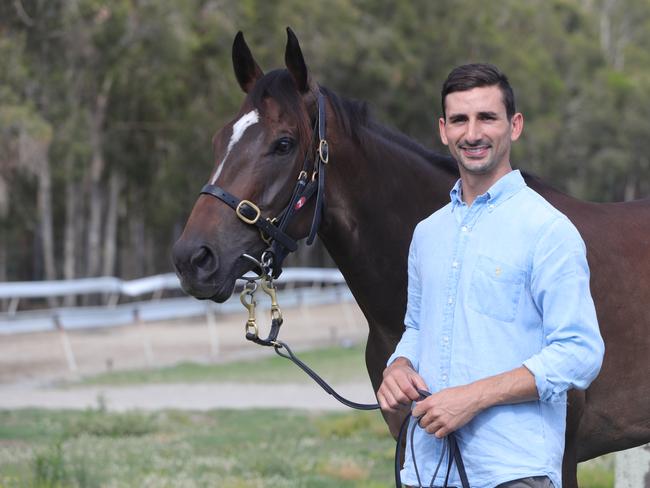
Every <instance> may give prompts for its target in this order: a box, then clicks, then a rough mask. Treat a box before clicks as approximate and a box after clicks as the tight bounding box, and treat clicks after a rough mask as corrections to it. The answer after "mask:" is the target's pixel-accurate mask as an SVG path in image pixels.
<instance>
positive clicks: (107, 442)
mask: <svg viewBox="0 0 650 488" xmlns="http://www.w3.org/2000/svg"><path fill="white" fill-rule="evenodd" d="M393 452H394V443H393V440H392V438H390V436H389V435H388V433H387V430H386V427H385V425H384V422H383V420H382V419H381V416H380V415H379V414H378V413H377V412H350V413H345V414H323V413H307V412H302V411H286V410H252V411H231V410H220V411H212V412H187V411H176V410H168V411H162V412H156V413H143V412H129V413H109V412H106V411H105V410H103V409H101V408H100V409H94V410H86V411H77V412H74V411H46V410H18V411H0V487H2V488H17V487H21V488H22V487H33V488H63V487H89V488H95V487H97V488H99V487H104V486H120V487H140V486H156V487H177V486H179V487H195V486H196V487H199V486H201V487H203V486H205V487H208V486H219V487H223V488H248V487H251V488H252V487H256V488H259V487H274V488H275V487H280V488H281V487H316V488H334V487H343V488H345V487H355V488H380V487H390V486H392V484H391V480H392V463H393ZM613 477H614V473H613V458H612V456H606V457H603V458H599V459H598V460H594V461H590V462H588V463H584V464H582V465H581V466H580V469H579V479H580V482H581V483H580V486H581V488H612V487H613V486H614V483H613Z"/></svg>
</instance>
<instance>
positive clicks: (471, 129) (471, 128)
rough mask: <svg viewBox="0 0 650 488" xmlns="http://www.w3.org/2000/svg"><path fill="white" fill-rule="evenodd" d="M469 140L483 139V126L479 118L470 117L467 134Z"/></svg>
mask: <svg viewBox="0 0 650 488" xmlns="http://www.w3.org/2000/svg"><path fill="white" fill-rule="evenodd" d="M465 137H466V139H467V142H470V143H471V142H476V141H479V140H480V139H481V126H480V124H479V123H478V120H472V119H470V120H469V122H468V123H467V134H466V135H465Z"/></svg>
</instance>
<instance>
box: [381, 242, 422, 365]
mask: <svg viewBox="0 0 650 488" xmlns="http://www.w3.org/2000/svg"><path fill="white" fill-rule="evenodd" d="M421 301H422V286H421V282H420V274H419V272H418V265H417V245H416V238H415V234H414V236H413V239H412V240H411V246H410V248H409V256H408V292H407V303H406V315H405V317H404V325H405V326H406V328H405V329H404V333H403V334H402V338H401V339H400V341H399V342H398V343H397V347H396V348H395V352H394V353H393V354H392V355H391V356H390V357H389V358H388V362H387V363H386V365H390V364H391V363H392V362H393V361H395V360H396V359H397V358H398V357H405V358H407V359H408V360H409V361H411V364H412V365H413V368H414V369H415V370H417V369H418V362H419V361H418V357H419V350H418V347H419V335H420V323H419V322H420V305H421Z"/></svg>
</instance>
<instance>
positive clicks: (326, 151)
mask: <svg viewBox="0 0 650 488" xmlns="http://www.w3.org/2000/svg"><path fill="white" fill-rule="evenodd" d="M318 155H319V156H320V159H321V161H322V162H323V163H324V164H327V163H328V162H329V159H330V148H329V145H328V144H327V141H326V140H325V139H321V140H320V143H319V144H318Z"/></svg>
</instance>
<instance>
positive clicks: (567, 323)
mask: <svg viewBox="0 0 650 488" xmlns="http://www.w3.org/2000/svg"><path fill="white" fill-rule="evenodd" d="M530 283H531V293H532V297H533V300H534V301H535V304H536V306H537V308H538V310H539V311H540V313H541V315H542V318H543V320H542V327H543V336H544V347H543V348H542V349H541V351H540V352H539V353H537V354H535V355H534V356H532V357H530V358H529V359H527V360H526V361H525V362H524V366H525V367H526V368H527V369H528V370H529V371H530V372H531V373H532V374H533V375H534V376H535V383H536V385H537V391H538V394H539V397H540V400H542V401H551V402H552V401H557V400H559V399H563V398H564V395H563V393H564V392H565V391H567V390H568V389H570V388H577V389H586V388H587V387H588V386H589V384H590V383H591V382H592V381H593V380H594V378H596V376H597V375H598V372H599V371H600V367H601V364H602V360H603V355H604V351H605V347H604V343H603V339H602V337H601V335H600V331H599V329H598V320H597V318H596V310H595V307H594V302H593V299H592V297H591V293H590V290H589V267H588V264H587V258H586V250H585V245H584V242H583V240H582V238H581V237H580V234H579V233H578V231H577V229H576V228H575V227H574V226H573V224H572V223H571V222H570V221H569V220H568V219H566V218H564V217H560V218H558V219H556V220H554V221H552V222H551V223H550V224H549V225H548V226H547V227H546V228H545V229H543V231H542V232H541V237H540V238H539V240H538V241H537V244H536V246H535V247H534V250H533V255H532V271H531V280H530Z"/></svg>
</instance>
